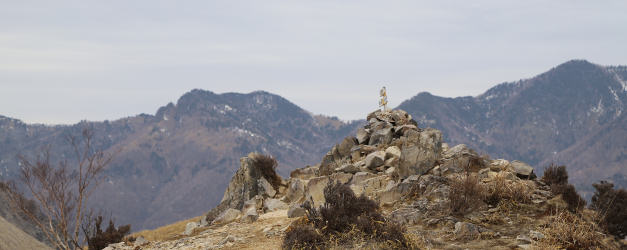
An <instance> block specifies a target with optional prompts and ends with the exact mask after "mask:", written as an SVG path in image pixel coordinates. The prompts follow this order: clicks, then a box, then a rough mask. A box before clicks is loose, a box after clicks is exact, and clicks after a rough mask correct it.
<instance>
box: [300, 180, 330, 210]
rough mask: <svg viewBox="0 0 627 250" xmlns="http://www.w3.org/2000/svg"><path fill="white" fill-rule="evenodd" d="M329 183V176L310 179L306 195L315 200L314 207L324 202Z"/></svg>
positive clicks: (307, 197) (308, 198)
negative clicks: (325, 189)
mask: <svg viewBox="0 0 627 250" xmlns="http://www.w3.org/2000/svg"><path fill="white" fill-rule="evenodd" d="M328 183H329V177H328V176H321V177H317V178H313V179H310V180H309V182H308V183H307V188H306V189H305V193H306V194H305V197H306V199H307V200H310V201H312V202H313V204H312V205H313V206H314V207H318V206H320V205H322V204H324V202H325V199H324V188H325V187H326V186H327V184H328Z"/></svg>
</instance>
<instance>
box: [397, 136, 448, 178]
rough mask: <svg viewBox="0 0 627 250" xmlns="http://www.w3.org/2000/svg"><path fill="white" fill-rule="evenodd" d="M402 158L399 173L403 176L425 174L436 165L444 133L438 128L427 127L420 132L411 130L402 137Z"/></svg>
mask: <svg viewBox="0 0 627 250" xmlns="http://www.w3.org/2000/svg"><path fill="white" fill-rule="evenodd" d="M400 140H401V142H402V146H401V159H400V162H399V169H398V173H399V176H400V177H401V178H405V177H407V176H410V175H415V174H419V175H420V174H424V173H426V172H427V171H429V170H431V169H432V168H433V167H435V163H436V160H438V159H439V158H440V155H441V149H442V145H441V144H442V133H441V132H440V131H438V130H436V129H426V130H424V131H422V132H420V133H418V132H417V131H409V132H408V133H407V136H404V137H401V139H400Z"/></svg>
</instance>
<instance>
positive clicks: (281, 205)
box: [263, 199, 288, 213]
mask: <svg viewBox="0 0 627 250" xmlns="http://www.w3.org/2000/svg"><path fill="white" fill-rule="evenodd" d="M287 208H288V206H287V204H285V202H282V201H281V200H279V199H266V200H265V201H264V202H263V210H264V211H265V212H266V213H268V212H274V211H277V210H282V209H287Z"/></svg>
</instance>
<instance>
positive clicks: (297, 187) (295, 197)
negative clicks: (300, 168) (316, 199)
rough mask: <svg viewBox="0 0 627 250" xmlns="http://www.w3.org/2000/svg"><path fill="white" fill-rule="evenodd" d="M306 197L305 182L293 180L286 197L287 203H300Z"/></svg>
mask: <svg viewBox="0 0 627 250" xmlns="http://www.w3.org/2000/svg"><path fill="white" fill-rule="evenodd" d="M304 195H305V184H304V182H303V181H301V180H299V179H295V178H291V179H290V182H289V184H288V188H287V191H286V193H285V196H284V200H285V201H286V202H300V200H301V199H302V198H304Z"/></svg>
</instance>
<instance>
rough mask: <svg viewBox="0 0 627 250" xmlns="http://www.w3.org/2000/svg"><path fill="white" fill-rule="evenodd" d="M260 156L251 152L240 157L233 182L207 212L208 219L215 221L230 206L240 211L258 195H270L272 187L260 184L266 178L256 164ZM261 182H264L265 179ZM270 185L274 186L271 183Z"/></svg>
mask: <svg viewBox="0 0 627 250" xmlns="http://www.w3.org/2000/svg"><path fill="white" fill-rule="evenodd" d="M259 156H260V155H259V154H255V153H251V154H249V155H248V156H246V157H242V158H241V159H240V168H239V169H238V170H237V172H235V175H234V176H233V178H231V182H229V185H228V186H227V188H226V190H225V191H224V196H223V197H222V201H221V202H220V204H218V206H216V207H215V208H214V209H212V210H211V211H209V212H208V213H207V215H206V217H207V221H213V220H214V219H216V218H217V217H218V215H219V214H222V213H223V212H224V211H225V210H227V209H229V208H232V209H236V210H238V211H239V210H241V209H242V207H243V206H244V202H245V201H247V200H250V199H251V198H253V197H255V196H256V195H262V196H263V195H269V194H268V191H269V189H270V188H267V187H263V186H264V185H260V180H261V179H264V178H263V174H262V172H261V170H260V169H258V168H257V167H256V166H255V165H254V164H255V158H256V157H259ZM281 181H282V180H281ZM261 182H262V183H263V181H261ZM266 182H267V181H266ZM268 184H269V183H268ZM269 186H270V187H272V186H271V185H269ZM272 189H274V188H272ZM271 193H272V192H270V194H271ZM275 193H276V191H275Z"/></svg>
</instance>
